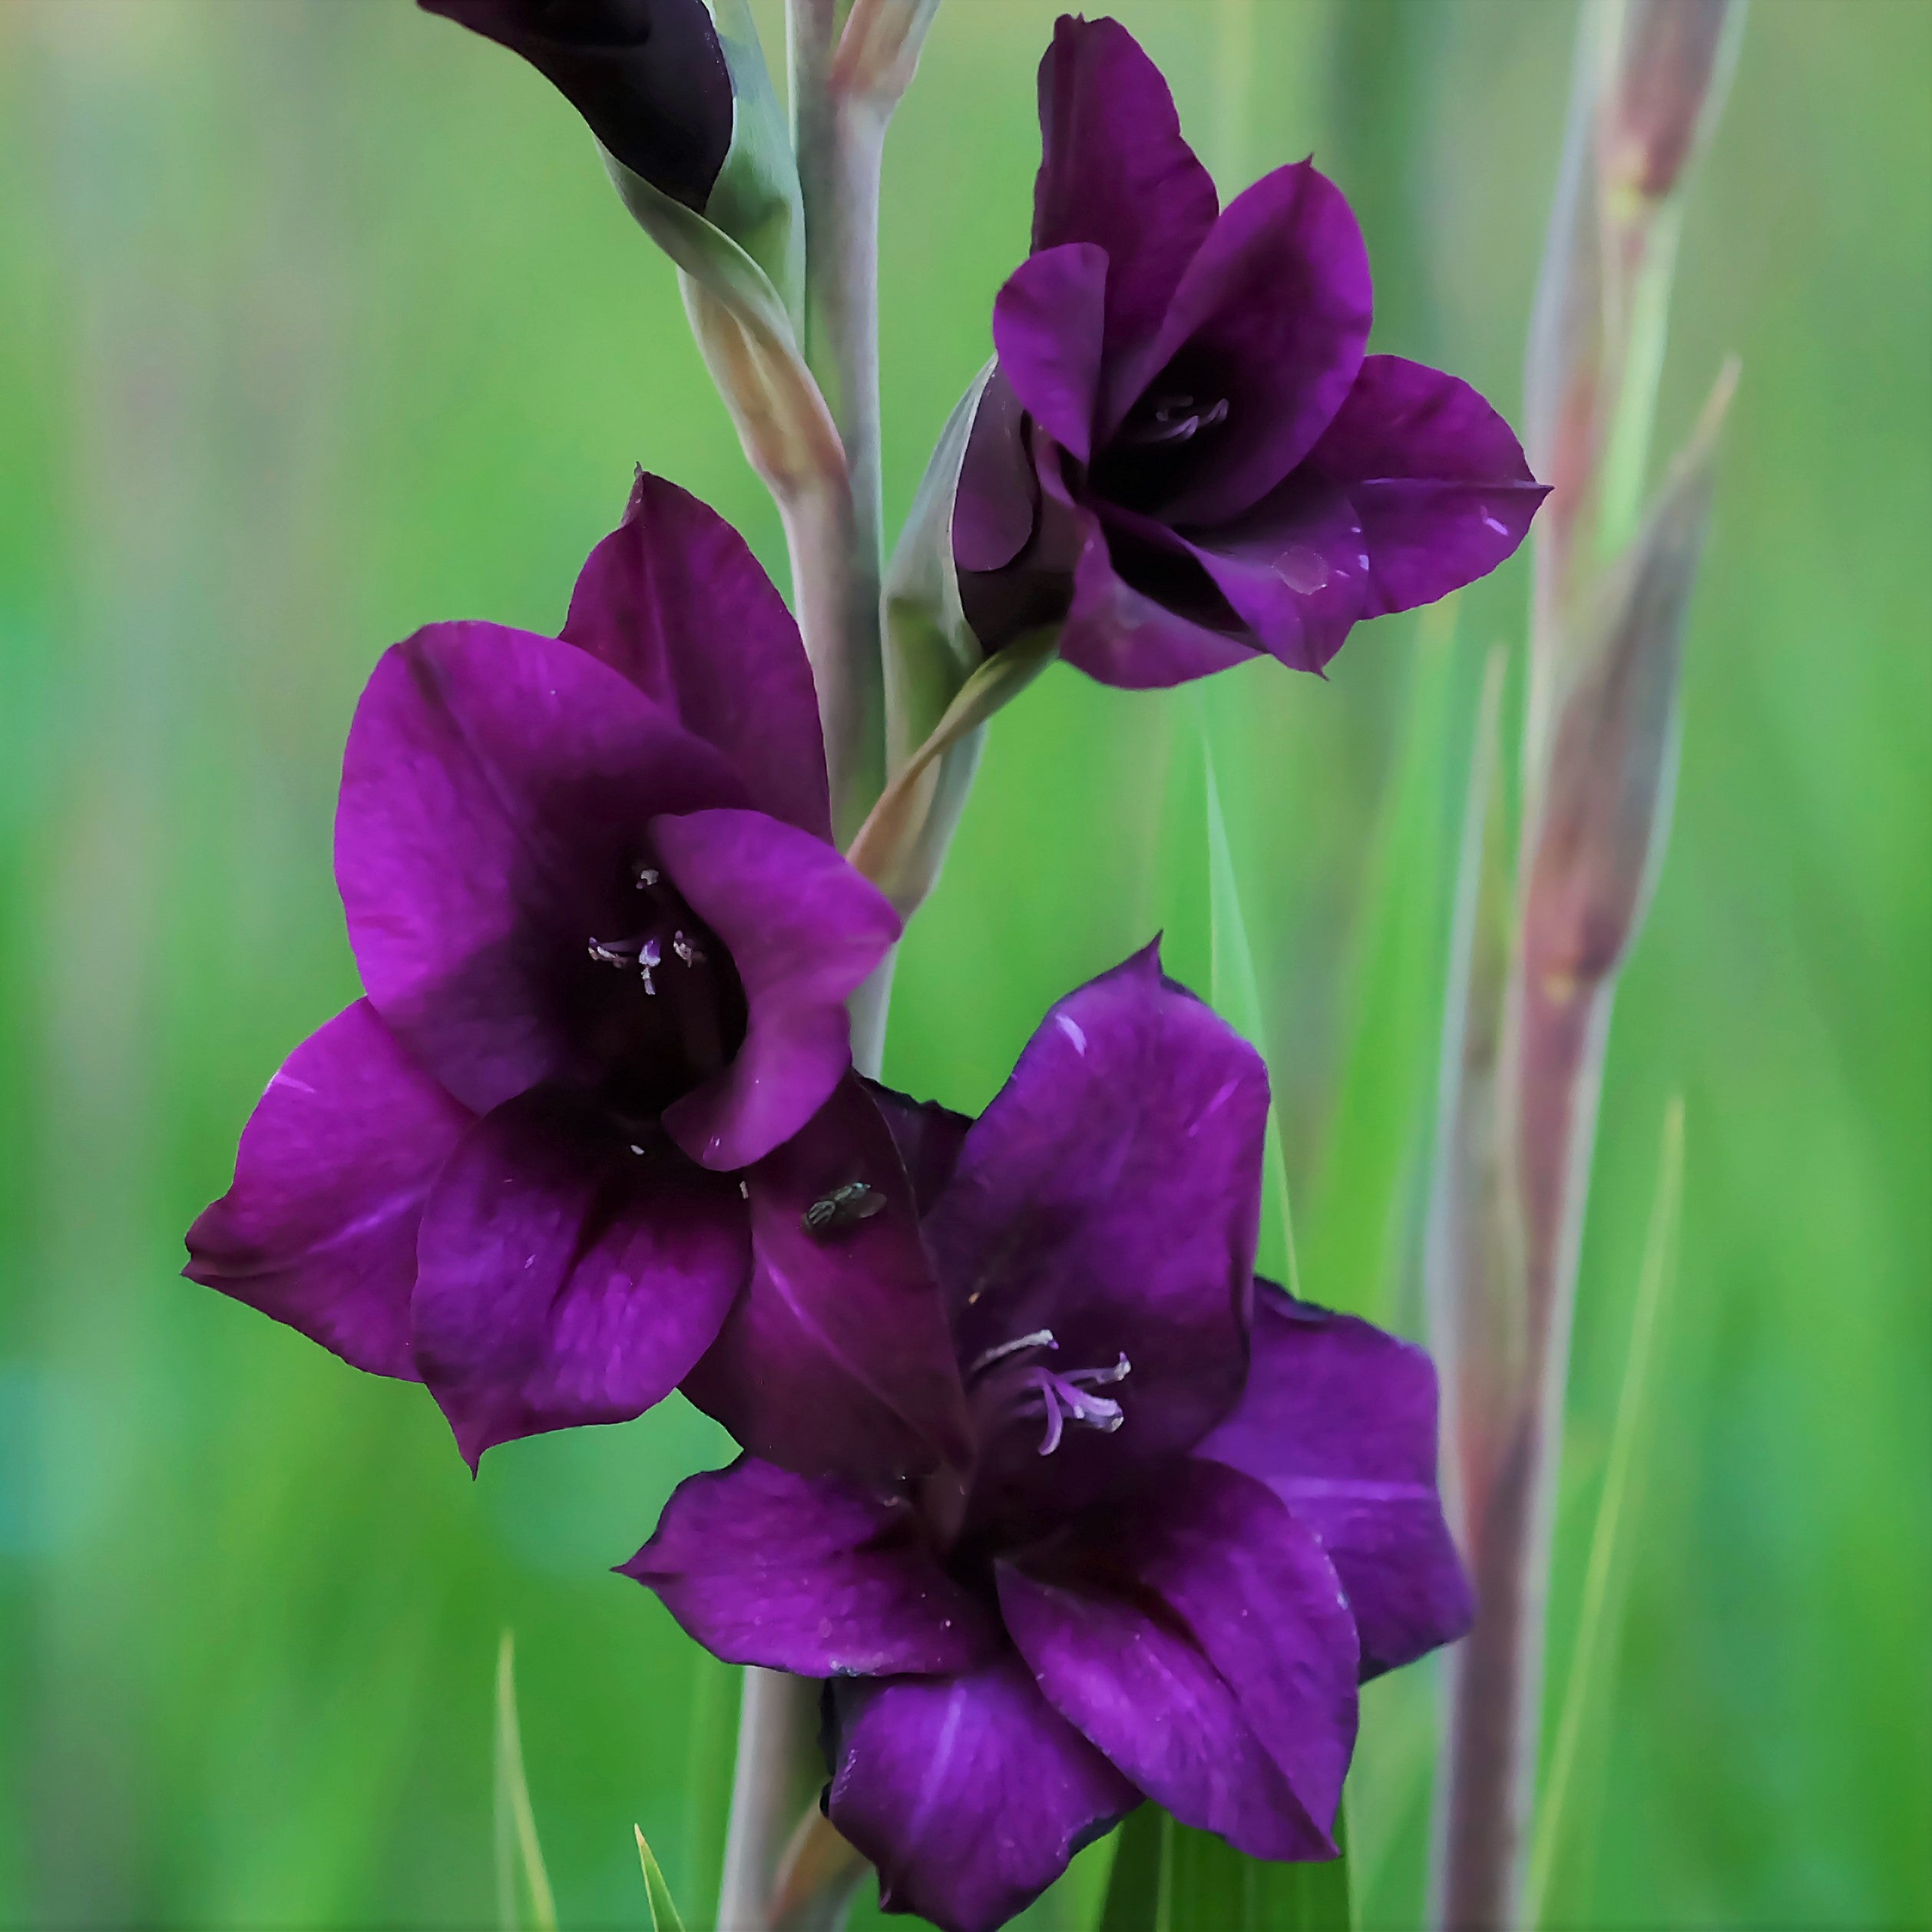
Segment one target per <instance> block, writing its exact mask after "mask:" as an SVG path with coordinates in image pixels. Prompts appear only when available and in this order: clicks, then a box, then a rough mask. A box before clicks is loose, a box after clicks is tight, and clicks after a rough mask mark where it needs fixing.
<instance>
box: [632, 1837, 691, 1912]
mask: <svg viewBox="0 0 1932 1932" xmlns="http://www.w3.org/2000/svg"><path fill="white" fill-rule="evenodd" d="M631 1830H632V1831H634V1832H636V1833H637V1862H638V1863H639V1864H640V1865H642V1866H643V1868H644V1897H645V1898H646V1900H647V1901H648V1902H649V1904H650V1924H651V1932H684V1921H683V1920H682V1919H681V1918H680V1917H678V1915H677V1901H675V1900H674V1899H673V1897H671V1888H670V1886H668V1885H667V1884H665V1883H664V1874H663V1872H662V1871H660V1870H659V1869H658V1866H657V1859H656V1858H653V1856H652V1855H651V1849H650V1844H648V1843H647V1841H646V1840H645V1838H644V1828H643V1826H642V1825H641V1824H634V1825H633V1826H632V1827H631Z"/></svg>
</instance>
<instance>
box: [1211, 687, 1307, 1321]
mask: <svg viewBox="0 0 1932 1932" xmlns="http://www.w3.org/2000/svg"><path fill="white" fill-rule="evenodd" d="M1195 715H1196V718H1197V720H1199V724H1200V728H1201V756H1202V761H1203V766H1204V767H1205V769H1206V779H1207V849H1208V886H1209V923H1210V931H1211V935H1212V965H1211V967H1210V968H1209V992H1208V1001H1209V1004H1210V1005H1211V1006H1212V1007H1213V1008H1214V1010H1215V1011H1216V1012H1217V1013H1218V1014H1220V1016H1221V1017H1222V1019H1224V1020H1225V1021H1227V1023H1228V1024H1229V1026H1231V1027H1233V1028H1234V1030H1235V1031H1236V1032H1237V1033H1239V1034H1240V1035H1241V1037H1242V1038H1243V1039H1244V1040H1246V1041H1247V1042H1248V1043H1249V1045H1250V1046H1252V1047H1254V1049H1255V1051H1256V1052H1258V1053H1259V1054H1260V1055H1261V1057H1262V1059H1263V1060H1266V1059H1267V1058H1268V1029H1267V1026H1266V1023H1265V1021H1264V1019H1263V1017H1262V1003H1261V984H1260V981H1259V978H1258V977H1257V975H1256V974H1255V956H1254V953H1253V951H1252V948H1250V946H1249V943H1248V921H1247V919H1246V916H1245V915H1243V913H1242V909H1241V888H1240V886H1239V883H1238V882H1237V881H1236V878H1235V870H1234V855H1233V853H1232V851H1231V850H1230V849H1229V845H1228V825H1227V819H1226V816H1225V815H1223V813H1222V809H1221V788H1220V786H1219V784H1218V783H1217V782H1216V779H1215V775H1214V744H1213V739H1212V734H1211V733H1209V729H1208V721H1207V713H1206V711H1205V710H1201V709H1199V708H1198V707H1197V709H1196V714H1195ZM1257 1259H1258V1264H1259V1266H1260V1268H1261V1270H1262V1272H1263V1273H1264V1274H1269V1275H1277V1276H1279V1278H1280V1279H1282V1281H1283V1282H1284V1283H1285V1285H1286V1287H1287V1289H1288V1292H1289V1293H1290V1294H1291V1295H1294V1296H1295V1297H1296V1298H1299V1297H1300V1295H1301V1292H1302V1270H1301V1265H1300V1262H1299V1261H1298V1259H1297V1257H1296V1255H1295V1216H1294V1210H1293V1208H1292V1204H1291V1203H1290V1202H1289V1192H1288V1157H1287V1155H1286V1153H1285V1150H1283V1147H1282V1125H1281V1110H1280V1109H1279V1107H1278V1106H1276V1105H1275V1104H1274V1103H1273V1102H1272V1100H1271V1102H1270V1103H1269V1109H1268V1140H1267V1150H1266V1154H1265V1166H1263V1169H1262V1203H1261V1242H1260V1246H1259V1249H1258V1250H1257Z"/></svg>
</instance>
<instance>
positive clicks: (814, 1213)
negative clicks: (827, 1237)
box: [803, 1181, 885, 1234]
mask: <svg viewBox="0 0 1932 1932" xmlns="http://www.w3.org/2000/svg"><path fill="white" fill-rule="evenodd" d="M884 1209H885V1196H884V1195H883V1194H882V1193H880V1192H879V1191H878V1189H877V1188H875V1187H874V1186H872V1185H871V1183H868V1182H866V1181H847V1182H846V1183H845V1185H844V1186H842V1187H835V1188H834V1189H832V1192H831V1193H829V1194H821V1195H820V1196H819V1198H818V1199H816V1200H815V1201H814V1202H813V1203H812V1205H811V1206H809V1208H807V1209H806V1211H805V1214H804V1217H803V1219H804V1222H805V1226H806V1232H808V1233H810V1234H835V1233H836V1232H838V1231H839V1229H841V1228H851V1227H856V1226H858V1223H859V1222H862V1221H869V1220H871V1219H872V1216H874V1215H875V1214H878V1213H881V1212H883V1211H884Z"/></svg>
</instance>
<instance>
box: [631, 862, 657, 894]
mask: <svg viewBox="0 0 1932 1932" xmlns="http://www.w3.org/2000/svg"><path fill="white" fill-rule="evenodd" d="M663 876H664V875H663V873H662V872H660V871H659V870H658V869H657V867H656V866H655V865H640V866H639V867H638V868H637V876H636V877H635V878H633V879H632V881H631V884H632V885H634V886H636V887H637V890H638V891H639V892H649V891H650V888H652V887H653V885H656V884H657V882H658V881H659V880H660V878H663Z"/></svg>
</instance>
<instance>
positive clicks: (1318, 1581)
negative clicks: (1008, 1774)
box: [998, 1461, 1355, 1858]
mask: <svg viewBox="0 0 1932 1932" xmlns="http://www.w3.org/2000/svg"><path fill="white" fill-rule="evenodd" d="M998 1577H999V1591H1000V1608H1001V1612H1002V1613H1003V1614H1004V1616H1005V1618H1006V1623H1007V1629H1008V1630H1009V1631H1010V1632H1011V1633H1012V1636H1013V1640H1014V1643H1017V1645H1018V1646H1020V1652H1021V1656H1024V1658H1025V1659H1026V1660H1027V1665H1028V1666H1029V1667H1030V1668H1031V1670H1032V1671H1033V1673H1034V1676H1035V1677H1036V1678H1037V1679H1038V1680H1039V1684H1040V1689H1041V1690H1042V1691H1043V1692H1044V1693H1045V1695H1046V1698H1047V1702H1049V1703H1050V1704H1051V1705H1053V1707H1054V1709H1056V1710H1057V1711H1058V1712H1060V1715H1062V1716H1063V1717H1064V1718H1066V1719H1067V1720H1068V1721H1069V1722H1070V1723H1072V1724H1074V1725H1076V1726H1077V1728H1078V1729H1080V1732H1082V1733H1083V1735H1085V1736H1087V1738H1090V1739H1091V1740H1092V1742H1093V1743H1094V1744H1096V1745H1098V1746H1099V1748H1100V1749H1101V1750H1102V1751H1103V1752H1106V1754H1107V1756H1108V1757H1109V1758H1111V1759H1112V1760H1113V1762H1114V1763H1115V1764H1116V1765H1118V1766H1119V1767H1120V1769H1121V1770H1122V1771H1123V1772H1126V1775H1128V1776H1129V1777H1130V1778H1132V1779H1133V1781H1134V1782H1135V1783H1136V1785H1139V1786H1140V1788H1141V1789H1142V1790H1143V1791H1145V1792H1146V1794H1147V1795H1148V1796H1149V1797H1150V1798H1153V1799H1155V1800H1156V1801H1158V1802H1159V1803H1160V1804H1162V1805H1165V1806H1166V1808H1167V1809H1168V1810H1169V1811H1171V1812H1173V1815H1174V1816H1175V1817H1176V1818H1179V1820H1180V1821H1182V1822H1183V1824H1192V1825H1194V1826H1196V1827H1197V1828H1199V1829H1201V1830H1203V1831H1218V1832H1219V1833H1220V1834H1221V1835H1222V1837H1223V1838H1226V1840H1227V1841H1228V1842H1229V1844H1232V1845H1234V1846H1236V1848H1239V1850H1241V1851H1246V1852H1248V1853H1249V1854H1251V1855H1252V1856H1253V1857H1255V1858H1332V1857H1333V1856H1334V1855H1335V1845H1334V1843H1333V1841H1332V1839H1331V1838H1330V1836H1329V1834H1330V1831H1331V1830H1332V1827H1333V1825H1334V1822H1335V1807H1336V1805H1337V1804H1338V1802H1339V1801H1340V1799H1341V1781H1342V1778H1343V1776H1344V1775H1345V1773H1346V1772H1347V1771H1348V1758H1349V1755H1350V1753H1351V1751H1352V1750H1353V1749H1354V1747H1355V1625H1354V1623H1352V1621H1351V1619H1350V1617H1349V1615H1348V1608H1347V1606H1346V1605H1345V1603H1343V1601H1342V1598H1341V1589H1340V1586H1339V1585H1338V1583H1337V1582H1336V1580H1335V1571H1334V1570H1333V1569H1332V1567H1331V1566H1330V1565H1329V1563H1328V1559H1327V1557H1325V1556H1324V1555H1323V1554H1322V1546H1321V1544H1320V1543H1318V1542H1317V1541H1316V1540H1315V1537H1314V1536H1313V1535H1312V1533H1310V1532H1309V1531H1308V1530H1305V1528H1303V1527H1302V1525H1301V1524H1300V1523H1298V1522H1296V1520H1295V1517H1294V1516H1293V1514H1292V1512H1291V1511H1289V1510H1288V1509H1287V1508H1285V1507H1284V1506H1283V1505H1282V1503H1281V1502H1280V1501H1279V1499H1278V1498H1277V1497H1275V1496H1273V1495H1272V1494H1270V1492H1269V1490H1268V1489H1267V1488H1266V1487H1264V1486H1263V1485H1262V1484H1259V1483H1257V1482H1255V1481H1253V1480H1251V1479H1250V1478H1249V1477H1245V1476H1242V1475H1239V1474H1237V1473H1236V1471H1232V1470H1225V1469H1221V1468H1219V1467H1216V1465H1215V1464H1212V1463H1206V1462H1199V1461H1195V1462H1189V1463H1186V1464H1183V1465H1182V1467H1180V1468H1179V1470H1178V1471H1176V1472H1175V1473H1174V1474H1172V1475H1170V1476H1169V1477H1167V1478H1166V1480H1164V1481H1163V1482H1162V1483H1160V1484H1157V1485H1155V1486H1153V1487H1150V1489H1148V1490H1144V1491H1143V1492H1141V1493H1140V1494H1136V1496H1134V1497H1132V1498H1131V1499H1130V1500H1129V1501H1127V1502H1126V1503H1124V1504H1121V1505H1120V1506H1119V1507H1117V1510H1115V1511H1114V1512H1113V1513H1110V1514H1107V1515H1106V1516H1104V1517H1099V1518H1096V1519H1093V1520H1090V1521H1089V1522H1088V1523H1086V1524H1083V1525H1082V1526H1081V1530H1080V1533H1078V1535H1077V1538H1076V1539H1074V1540H1072V1541H1071V1542H1065V1541H1063V1542H1061V1543H1057V1544H1055V1545H1054V1546H1052V1547H1049V1548H1047V1549H1045V1550H1042V1551H1041V1552H1040V1553H1037V1554H1036V1555H1034V1557H1031V1558H1028V1557H1020V1558H1018V1559H1016V1560H1014V1561H1011V1562H1008V1563H1001V1565H1000V1566H999V1568H998Z"/></svg>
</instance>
